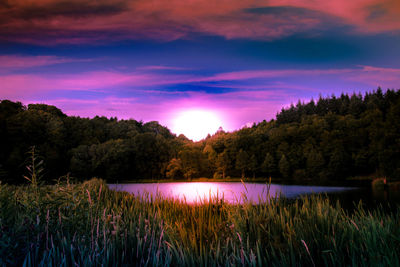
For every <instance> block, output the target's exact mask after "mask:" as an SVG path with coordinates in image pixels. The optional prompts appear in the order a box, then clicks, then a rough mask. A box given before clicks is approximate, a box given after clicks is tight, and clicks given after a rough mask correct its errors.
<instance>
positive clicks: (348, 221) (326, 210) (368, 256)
mask: <svg viewBox="0 0 400 267" xmlns="http://www.w3.org/2000/svg"><path fill="white" fill-rule="evenodd" d="M32 200H35V201H32ZM38 201H39V202H38ZM399 214H400V207H397V210H396V211H395V212H392V213H387V212H384V211H383V209H382V208H377V209H375V210H372V211H366V210H365V209H364V208H363V207H362V205H361V204H359V205H358V206H357V207H355V209H354V211H352V212H351V213H350V212H348V211H346V210H344V209H343V208H342V207H341V206H340V204H339V202H336V203H331V202H330V201H329V199H328V198H326V197H324V196H311V197H307V198H306V197H304V198H301V199H298V200H294V201H289V200H287V199H283V198H273V199H271V200H268V201H267V200H265V201H262V202H261V203H260V204H258V205H253V204H251V203H249V202H243V203H242V204H240V205H231V204H227V203H225V202H223V201H222V200H221V199H218V198H216V197H215V198H211V199H210V200H209V201H203V202H202V203H199V204H192V205H189V204H186V203H185V201H180V200H174V199H171V198H163V197H162V196H160V195H149V194H147V195H146V194H145V195H133V194H128V193H124V192H116V191H113V190H110V189H109V188H108V187H107V185H106V184H105V182H104V181H102V180H99V179H92V180H90V181H88V182H85V183H80V184H70V183H69V182H68V181H64V182H59V183H57V184H56V185H53V186H43V185H42V186H38V187H35V188H34V187H32V186H31V185H28V186H10V185H2V184H0V229H1V231H0V266H121V265H133V266H288V265H290V266H313V265H315V266H321V265H326V266H399V264H400V218H399Z"/></svg>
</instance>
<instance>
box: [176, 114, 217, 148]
mask: <svg viewBox="0 0 400 267" xmlns="http://www.w3.org/2000/svg"><path fill="white" fill-rule="evenodd" d="M221 126H223V125H222V121H221V119H220V117H219V116H218V114H217V113H216V112H212V111H209V110H202V109H191V110H184V111H181V112H179V113H177V114H176V115H175V116H174V119H173V121H172V127H171V130H172V132H174V133H176V134H178V135H179V134H184V135H185V136H186V137H187V138H189V139H192V140H193V141H199V140H201V139H203V138H205V137H206V136H207V135H208V134H213V133H215V132H216V131H217V130H218V128H219V127H221Z"/></svg>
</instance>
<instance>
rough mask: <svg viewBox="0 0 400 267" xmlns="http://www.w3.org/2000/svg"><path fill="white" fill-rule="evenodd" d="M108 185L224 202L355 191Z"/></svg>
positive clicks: (296, 187) (214, 184)
mask: <svg viewBox="0 0 400 267" xmlns="http://www.w3.org/2000/svg"><path fill="white" fill-rule="evenodd" d="M109 186H110V188H111V189H115V190H118V191H126V192H129V193H134V194H140V195H143V194H145V193H150V194H152V195H156V194H161V195H163V196H165V197H172V198H175V199H180V200H186V202H187V203H196V202H199V201H202V200H204V199H206V200H208V199H209V197H210V196H212V197H217V196H218V197H219V198H222V197H223V198H224V200H225V201H226V202H228V203H239V202H242V201H243V199H244V197H247V199H248V200H250V201H252V202H254V203H258V202H259V200H266V199H268V196H270V197H275V196H280V195H281V196H284V197H286V198H296V197H299V196H301V195H307V194H317V193H327V194H334V193H344V192H348V191H356V190H357V188H356V187H333V186H305V185H280V184H270V185H267V184H261V183H245V184H242V183H240V182H174V183H138V184H110V185H109Z"/></svg>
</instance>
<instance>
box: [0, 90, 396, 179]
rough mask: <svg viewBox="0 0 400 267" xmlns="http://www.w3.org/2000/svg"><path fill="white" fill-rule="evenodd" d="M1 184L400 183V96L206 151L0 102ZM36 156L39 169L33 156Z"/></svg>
mask: <svg viewBox="0 0 400 267" xmlns="http://www.w3.org/2000/svg"><path fill="white" fill-rule="evenodd" d="M0 147H1V150H0V180H1V181H3V182H8V183H21V182H23V181H24V178H23V175H25V174H27V172H28V171H29V170H28V169H27V168H26V166H29V165H32V161H35V162H34V164H33V165H40V168H42V169H43V172H41V173H40V175H41V177H40V178H41V180H42V181H43V182H52V181H54V180H56V179H57V178H59V177H61V176H64V175H67V174H69V175H70V176H71V177H75V179H78V180H83V179H88V178H91V177H101V178H104V179H106V180H107V181H108V182H116V181H126V180H131V181H134V180H137V179H140V180H144V179H165V178H169V179H191V178H196V177H211V178H215V179H221V178H228V177H273V178H280V179H286V180H293V181H302V180H313V181H318V182H321V181H339V180H344V179H346V178H348V177H352V176H369V175H373V176H386V177H388V178H391V179H400V91H399V90H387V91H385V92H383V91H382V90H381V89H380V88H378V90H376V91H373V92H371V93H366V94H365V95H361V94H352V95H347V94H342V95H341V96H340V97H335V96H331V97H327V98H323V97H320V98H319V99H318V100H317V101H314V100H311V101H310V102H308V103H301V102H298V103H297V104H296V105H291V106H290V107H288V108H284V109H282V110H281V111H280V112H279V113H278V114H277V115H276V119H273V120H270V121H263V122H260V123H258V124H254V125H253V126H252V127H250V128H243V129H240V130H238V131H235V132H232V133H230V132H224V131H223V130H222V129H221V130H219V131H218V132H217V133H215V134H214V135H212V136H208V137H207V138H205V139H204V140H202V141H200V142H192V141H190V140H188V139H187V138H186V137H185V136H183V135H180V136H176V135H174V134H172V133H171V132H170V131H169V129H167V128H166V127H163V126H161V125H160V124H158V123H157V122H154V121H153V122H148V123H143V122H141V121H136V120H133V119H131V120H118V119H117V118H105V117H95V118H92V119H88V118H80V117H74V116H67V115H66V114H64V113H63V112H62V111H61V110H60V109H58V108H57V107H54V106H50V105H45V104H29V105H28V106H24V105H22V104H21V103H20V102H12V101H9V100H2V101H1V102H0ZM33 152H34V160H32V154H33Z"/></svg>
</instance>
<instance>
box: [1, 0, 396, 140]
mask: <svg viewBox="0 0 400 267" xmlns="http://www.w3.org/2000/svg"><path fill="white" fill-rule="evenodd" d="M399 43H400V1H398V0H383V1H382V0H354V1H348V0H336V1H308V0H272V1H271V0H270V1H263V0H260V1H252V0H229V1H228V0H221V1H214V2H210V1H207V0H191V1H183V0H171V1H162V0H154V1H148V0H134V1H128V0H98V1H89V0H71V1H67V2H66V1H60V0H37V1H30V0H17V1H9V0H5V1H4V0H3V1H1V0H0V99H10V100H13V101H21V102H23V103H24V104H29V103H37V102H40V103H47V104H51V105H55V106H57V107H59V108H61V109H62V110H63V111H64V112H65V113H67V114H68V115H78V116H83V117H93V116H95V115H100V116H107V117H111V116H112V117H118V118H121V119H128V118H133V119H136V120H143V121H145V122H146V121H153V120H156V121H159V122H160V123H161V124H162V125H164V126H167V127H168V128H170V129H172V130H173V131H176V132H178V131H181V130H177V129H176V128H175V126H174V123H176V121H177V120H178V118H179V116H183V117H185V114H184V113H185V111H187V112H186V113H188V112H190V111H191V110H194V109H197V110H203V111H204V112H205V113H204V114H207V112H210V113H213V114H216V117H218V120H219V121H218V123H219V124H221V125H220V126H222V127H223V128H224V129H225V130H228V131H232V130H235V129H239V128H240V127H243V126H244V125H248V124H251V123H253V122H259V121H262V120H264V119H265V120H269V119H272V118H274V116H275V115H276V113H277V112H279V111H280V109H281V108H282V107H283V106H287V105H289V104H290V103H296V102H297V101H298V100H302V101H307V100H310V99H311V98H314V99H316V98H318V97H319V95H322V96H330V95H332V94H335V95H340V94H341V93H342V92H344V93H350V94H351V93H353V92H357V93H358V92H366V91H372V90H374V89H376V88H377V87H378V86H381V87H382V88H383V89H387V88H394V89H398V88H400V46H399ZM177 110H180V111H181V112H183V114H182V113H180V115H179V114H178V113H177ZM214 117H215V116H214ZM197 120H198V121H200V119H197ZM185 124H189V122H187V123H183V125H182V126H181V128H182V127H184V125H185ZM209 126H210V125H207V127H209ZM185 127H188V126H185ZM207 127H206V126H203V127H202V128H201V130H203V129H205V128H207ZM215 127H216V126H213V127H209V129H208V130H207V131H208V132H210V133H211V134H212V133H213V132H212V131H214V129H215ZM190 128H194V126H191V127H190ZM198 132H200V130H198ZM205 135H206V134H205V132H204V136H203V137H205ZM200 136H202V135H200ZM191 138H201V137H191Z"/></svg>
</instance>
